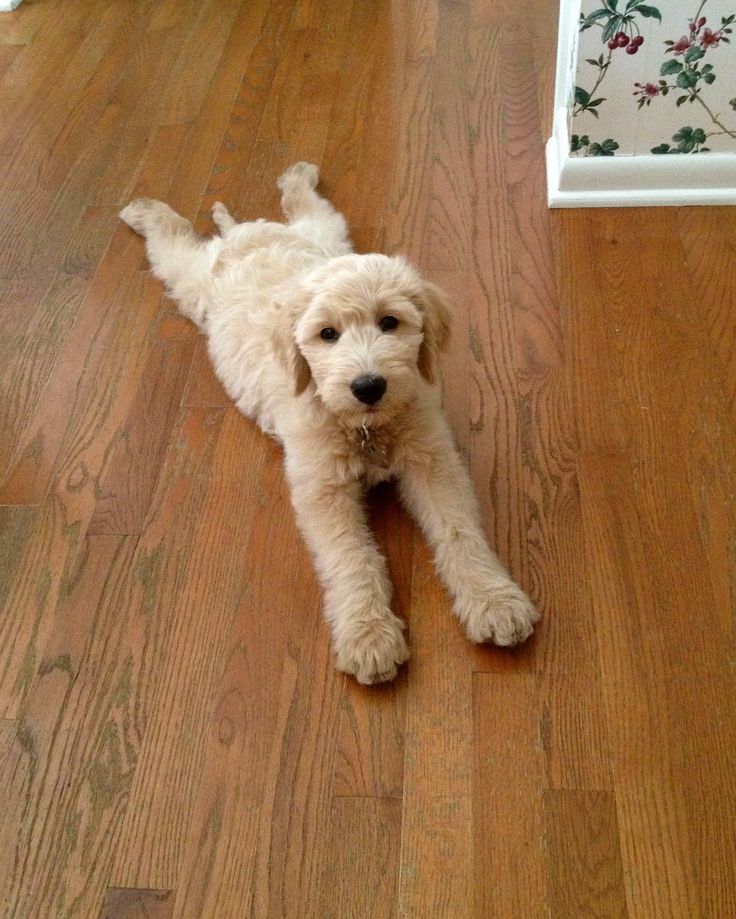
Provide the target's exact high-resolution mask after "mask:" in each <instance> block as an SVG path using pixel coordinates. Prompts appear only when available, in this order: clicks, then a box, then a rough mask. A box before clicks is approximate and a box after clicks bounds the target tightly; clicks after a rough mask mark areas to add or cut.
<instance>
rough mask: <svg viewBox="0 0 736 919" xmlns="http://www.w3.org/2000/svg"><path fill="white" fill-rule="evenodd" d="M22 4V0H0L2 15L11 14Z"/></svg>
mask: <svg viewBox="0 0 736 919" xmlns="http://www.w3.org/2000/svg"><path fill="white" fill-rule="evenodd" d="M20 4H21V0H0V13H10V12H11V10H14V9H15V8H16V6H20Z"/></svg>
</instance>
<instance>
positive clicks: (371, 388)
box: [350, 376, 386, 405]
mask: <svg viewBox="0 0 736 919" xmlns="http://www.w3.org/2000/svg"><path fill="white" fill-rule="evenodd" d="M350 389H351V390H352V393H353V395H354V396H355V398H356V399H358V400H359V401H360V402H363V403H365V404H366V405H373V404H374V403H375V402H378V400H379V399H380V398H381V396H382V395H383V394H384V393H385V392H386V381H385V380H384V378H383V377H371V376H365V377H358V378H357V379H355V380H353V382H352V383H351V384H350Z"/></svg>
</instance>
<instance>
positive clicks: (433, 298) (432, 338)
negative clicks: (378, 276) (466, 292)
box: [415, 281, 451, 383]
mask: <svg viewBox="0 0 736 919" xmlns="http://www.w3.org/2000/svg"><path fill="white" fill-rule="evenodd" d="M415 302H416V305H417V306H418V307H419V309H420V310H421V311H422V314H423V316H424V327H423V329H422V333H423V335H424V338H423V340H422V344H421V346H420V348H419V359H418V362H417V365H418V367H419V372H420V373H421V375H422V376H423V377H424V379H425V380H427V382H429V383H433V382H434V380H435V377H436V375H437V361H438V358H439V354H440V351H442V349H443V348H444V347H445V345H446V344H447V340H448V338H449V337H450V317H451V311H450V306H449V304H448V303H447V300H446V299H445V295H444V294H443V293H442V291H441V290H440V289H439V287H436V286H435V285H434V284H431V283H430V282H429V281H423V282H422V290H421V293H420V294H419V296H418V297H416V298H415Z"/></svg>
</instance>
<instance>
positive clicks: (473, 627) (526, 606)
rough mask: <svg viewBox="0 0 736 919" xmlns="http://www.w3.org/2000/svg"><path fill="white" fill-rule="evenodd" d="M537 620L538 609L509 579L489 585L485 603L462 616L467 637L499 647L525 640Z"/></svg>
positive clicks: (478, 642)
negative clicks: (489, 589) (498, 583)
mask: <svg viewBox="0 0 736 919" xmlns="http://www.w3.org/2000/svg"><path fill="white" fill-rule="evenodd" d="M538 621H539V613H538V612H537V610H536V609H535V608H534V605H533V604H532V602H531V600H530V599H529V598H528V597H527V595H526V594H525V593H524V592H523V591H522V590H521V589H520V588H519V587H517V586H516V584H514V583H513V582H512V581H510V582H509V583H508V584H504V585H502V586H499V587H497V588H495V589H493V590H492V591H491V593H490V595H489V596H488V598H487V600H486V601H485V603H483V604H482V605H481V606H480V607H477V608H476V609H474V610H473V611H472V612H471V613H470V614H469V615H467V616H466V617H464V622H465V632H466V634H467V636H468V638H469V639H470V640H471V641H473V642H475V643H476V644H482V643H483V642H492V643H493V644H494V645H500V646H502V647H508V646H510V645H518V644H521V642H523V641H526V639H527V638H529V636H530V635H531V634H532V632H533V631H534V625H535V623H537V622H538Z"/></svg>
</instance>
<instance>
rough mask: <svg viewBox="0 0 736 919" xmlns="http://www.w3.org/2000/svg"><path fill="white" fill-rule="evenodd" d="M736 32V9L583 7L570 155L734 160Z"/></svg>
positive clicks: (651, 0)
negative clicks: (695, 156)
mask: <svg viewBox="0 0 736 919" xmlns="http://www.w3.org/2000/svg"><path fill="white" fill-rule="evenodd" d="M563 2H564V0H563ZM734 28H736V0H702V2H692V0H690V2H688V0H583V2H582V9H581V14H580V20H579V25H578V29H579V35H578V48H577V65H576V74H575V96H574V103H573V107H572V111H571V112H570V111H568V118H569V121H568V133H569V142H570V153H571V155H573V156H575V157H591V156H598V157H600V156H622V155H633V154H665V153H667V154H673V153H674V154H679V155H681V154H689V155H693V154H696V153H697V154H707V153H708V152H713V153H716V152H721V153H734V152H736V42H734V41H733V40H734V38H735V36H734V35H733V34H732V30H733V29H734Z"/></svg>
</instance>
